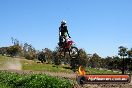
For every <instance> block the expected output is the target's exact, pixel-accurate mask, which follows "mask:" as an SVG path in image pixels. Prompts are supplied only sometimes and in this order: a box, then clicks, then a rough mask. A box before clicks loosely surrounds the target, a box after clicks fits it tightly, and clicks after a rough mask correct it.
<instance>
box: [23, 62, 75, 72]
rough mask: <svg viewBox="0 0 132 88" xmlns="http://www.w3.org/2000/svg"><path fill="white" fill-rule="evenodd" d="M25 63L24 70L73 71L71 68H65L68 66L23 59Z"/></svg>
mask: <svg viewBox="0 0 132 88" xmlns="http://www.w3.org/2000/svg"><path fill="white" fill-rule="evenodd" d="M21 62H22V63H23V64H22V65H23V66H22V69H23V70H35V71H50V72H67V73H70V72H72V71H71V70H70V69H65V67H68V66H66V65H65V66H56V65H53V64H45V63H44V64H42V63H36V62H34V61H31V62H27V61H26V60H25V61H21Z"/></svg>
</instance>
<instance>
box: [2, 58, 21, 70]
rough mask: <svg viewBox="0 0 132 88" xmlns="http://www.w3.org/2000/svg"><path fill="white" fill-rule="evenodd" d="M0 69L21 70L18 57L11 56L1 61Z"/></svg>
mask: <svg viewBox="0 0 132 88" xmlns="http://www.w3.org/2000/svg"><path fill="white" fill-rule="evenodd" d="M0 70H22V65H21V62H20V59H19V58H11V59H9V60H7V61H5V62H3V63H2V64H1V66H0Z"/></svg>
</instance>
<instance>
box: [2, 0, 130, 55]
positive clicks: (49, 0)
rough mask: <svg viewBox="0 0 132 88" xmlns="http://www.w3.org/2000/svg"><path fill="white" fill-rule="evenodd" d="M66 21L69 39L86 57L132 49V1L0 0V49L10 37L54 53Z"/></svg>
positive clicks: (113, 53) (7, 44) (9, 40)
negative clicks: (81, 49)
mask: <svg viewBox="0 0 132 88" xmlns="http://www.w3.org/2000/svg"><path fill="white" fill-rule="evenodd" d="M62 20H66V21H67V26H68V30H69V33H70V36H71V38H72V40H73V41H74V42H75V43H76V46H77V47H78V48H83V49H84V50H85V51H86V52H87V53H88V54H93V53H97V54H98V55H99V56H101V57H107V56H115V55H118V47H119V46H124V47H127V48H128V49H130V48H132V39H131V38H132V0H65V1H64V0H0V47H3V46H10V45H12V42H11V37H13V38H16V39H18V40H19V41H20V42H22V43H25V42H27V43H29V44H32V45H33V47H35V48H36V49H38V50H41V49H44V48H49V49H51V50H54V49H55V47H56V46H57V43H58V30H59V29H58V28H59V26H60V23H61V21H62Z"/></svg>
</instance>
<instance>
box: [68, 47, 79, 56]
mask: <svg viewBox="0 0 132 88" xmlns="http://www.w3.org/2000/svg"><path fill="white" fill-rule="evenodd" d="M69 56H70V57H71V58H72V59H75V58H78V56H79V51H78V48H77V47H73V46H72V47H71V48H70V50H69Z"/></svg>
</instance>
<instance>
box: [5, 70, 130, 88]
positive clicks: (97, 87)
mask: <svg viewBox="0 0 132 88" xmlns="http://www.w3.org/2000/svg"><path fill="white" fill-rule="evenodd" d="M5 71H7V72H14V73H18V74H27V75H30V74H47V75H50V76H56V77H61V78H65V79H70V80H74V81H75V80H76V76H77V75H76V74H75V73H71V74H69V73H63V72H61V73H56V72H47V71H29V70H28V71H27V70H26V71H22V70H5ZM74 88H132V79H131V83H128V84H85V85H83V86H79V85H78V84H77V83H76V81H75V86H74Z"/></svg>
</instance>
